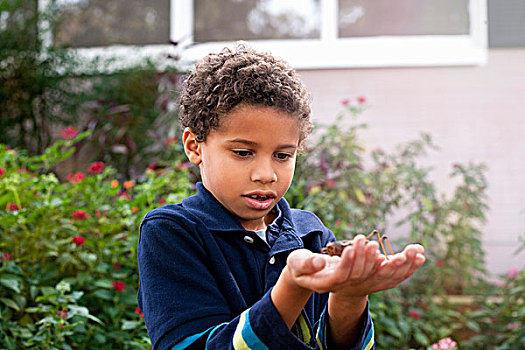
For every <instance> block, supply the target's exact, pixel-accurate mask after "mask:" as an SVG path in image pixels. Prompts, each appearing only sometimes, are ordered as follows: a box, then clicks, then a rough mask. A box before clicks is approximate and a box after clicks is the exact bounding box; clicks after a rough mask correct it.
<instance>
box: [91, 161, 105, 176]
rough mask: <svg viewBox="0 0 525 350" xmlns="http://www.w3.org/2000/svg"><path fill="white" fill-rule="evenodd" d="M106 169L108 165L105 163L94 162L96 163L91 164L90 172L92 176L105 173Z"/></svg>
mask: <svg viewBox="0 0 525 350" xmlns="http://www.w3.org/2000/svg"><path fill="white" fill-rule="evenodd" d="M104 169H106V164H104V163H103V162H94V163H91V165H90V166H89V169H88V171H89V172H90V173H91V174H100V173H102V172H103V171H104Z"/></svg>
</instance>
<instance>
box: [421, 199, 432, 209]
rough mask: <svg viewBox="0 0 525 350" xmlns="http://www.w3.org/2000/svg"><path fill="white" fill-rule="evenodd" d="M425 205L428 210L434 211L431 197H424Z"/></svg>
mask: <svg viewBox="0 0 525 350" xmlns="http://www.w3.org/2000/svg"><path fill="white" fill-rule="evenodd" d="M423 205H424V206H425V208H426V209H427V210H428V211H432V208H433V206H432V201H431V200H430V199H429V198H427V197H425V198H423Z"/></svg>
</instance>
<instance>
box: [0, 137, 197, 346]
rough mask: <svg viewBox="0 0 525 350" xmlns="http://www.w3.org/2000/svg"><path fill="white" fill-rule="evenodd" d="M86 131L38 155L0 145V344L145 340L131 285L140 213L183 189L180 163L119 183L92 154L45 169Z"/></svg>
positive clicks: (186, 184)
mask: <svg viewBox="0 0 525 350" xmlns="http://www.w3.org/2000/svg"><path fill="white" fill-rule="evenodd" d="M87 136H88V135H87V133H84V134H81V135H79V136H78V137H77V138H76V139H73V140H62V141H58V142H57V143H55V144H54V145H53V146H52V147H51V148H49V149H48V150H46V152H45V153H44V154H43V155H41V156H36V157H28V156H26V155H25V154H24V152H22V151H17V150H8V149H7V148H6V147H5V146H3V145H2V146H0V169H1V170H0V173H1V179H0V180H1V181H0V208H1V209H2V210H0V232H1V234H0V235H1V239H0V252H1V256H0V260H2V261H1V262H0V264H1V265H0V285H1V289H0V317H1V321H0V348H2V349H47V348H56V349H80V348H82V349H131V348H145V347H146V346H147V345H148V344H149V340H148V338H147V333H146V331H145V326H144V323H143V320H142V318H141V316H140V311H139V310H137V309H136V308H137V301H136V294H137V288H138V271H137V259H136V249H137V240H138V227H139V223H140V220H141V218H142V217H143V216H144V215H145V213H146V212H147V211H149V210H151V209H153V208H154V207H157V206H159V205H160V204H162V203H164V202H165V201H169V202H178V201H180V200H181V199H182V198H184V197H187V196H188V195H190V194H191V193H192V192H193V187H192V186H191V182H190V181H189V177H188V171H187V170H186V169H185V166H181V164H180V163H179V164H173V166H164V167H162V168H159V165H155V166H151V168H152V169H153V168H155V169H156V170H147V171H146V174H145V176H144V177H143V178H141V179H139V180H129V181H126V182H123V183H120V182H119V181H118V180H116V179H115V178H114V176H115V170H114V169H112V168H110V167H106V166H105V164H104V163H102V162H95V163H93V164H91V166H90V167H89V170H90V173H88V174H84V173H80V172H77V173H74V174H70V176H68V180H69V181H66V182H63V183H61V182H59V181H58V179H57V177H56V176H55V175H54V174H53V173H52V172H50V170H51V169H52V168H53V167H54V166H55V165H56V164H57V163H58V162H60V161H61V160H63V159H64V158H65V157H67V156H68V155H70V154H71V153H72V152H73V151H74V149H73V145H74V144H75V143H77V142H79V141H81V140H82V139H83V138H85V137H87Z"/></svg>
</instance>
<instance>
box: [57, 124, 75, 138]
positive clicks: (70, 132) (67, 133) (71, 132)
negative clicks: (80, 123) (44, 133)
mask: <svg viewBox="0 0 525 350" xmlns="http://www.w3.org/2000/svg"><path fill="white" fill-rule="evenodd" d="M77 134H78V131H77V129H75V128H73V127H71V126H68V127H67V128H65V129H62V130H60V136H62V137H63V138H65V139H66V140H71V139H74V138H75V137H77Z"/></svg>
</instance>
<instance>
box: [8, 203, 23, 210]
mask: <svg viewBox="0 0 525 350" xmlns="http://www.w3.org/2000/svg"><path fill="white" fill-rule="evenodd" d="M5 210H8V211H17V210H20V207H19V206H18V204H16V203H7V205H6V206H5Z"/></svg>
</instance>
